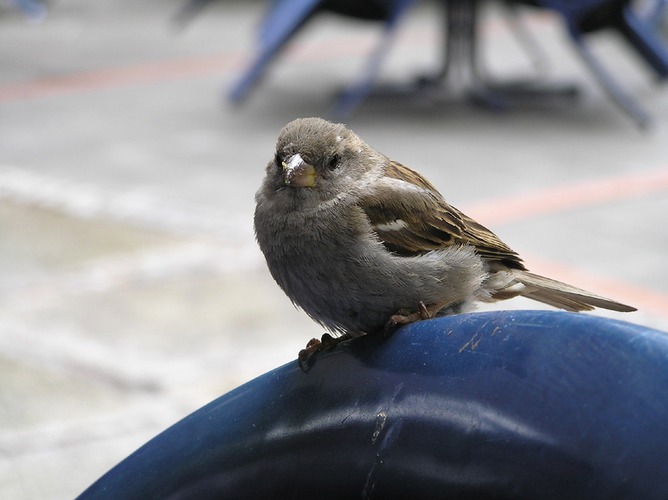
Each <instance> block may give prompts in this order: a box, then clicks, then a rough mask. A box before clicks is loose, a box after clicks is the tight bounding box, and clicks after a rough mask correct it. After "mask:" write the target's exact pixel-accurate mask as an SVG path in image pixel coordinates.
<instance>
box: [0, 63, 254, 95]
mask: <svg viewBox="0 0 668 500" xmlns="http://www.w3.org/2000/svg"><path fill="white" fill-rule="evenodd" d="M242 63H243V58H242V57H241V55H240V54H218V55H211V56H203V57H198V58H191V59H182V60H170V61H164V62H154V63H150V64H140V65H137V66H126V67H121V68H112V69H104V70H99V71H90V72H86V73H78V74H72V75H66V76H60V77H58V76H54V77H50V78H42V79H38V80H34V81H30V82H24V83H16V84H8V85H2V86H0V103H3V102H12V101H21V100H27V99H36V98H42V97H50V96H57V95H62V94H69V93H76V92H83V91H91V90H99V89H105V88H113V87H119V86H128V85H139V84H146V83H155V82H160V81H169V80H175V79H178V78H184V77H192V76H198V75H207V74H211V73H224V72H226V71H233V70H239V69H240V68H241V67H242Z"/></svg>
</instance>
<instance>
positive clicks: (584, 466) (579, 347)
mask: <svg viewBox="0 0 668 500" xmlns="http://www.w3.org/2000/svg"><path fill="white" fill-rule="evenodd" d="M667 387H668V336H667V335H666V334H665V333H663V332H660V331H656V330H651V329H648V328H644V327H641V326H638V325H633V324H630V323H625V322H620V321H613V320H608V319H603V318H599V317H594V316H588V315H584V314H573V313H564V312H547V311H507V312H490V313H477V314H464V315H457V316H450V317H445V318H440V319H435V320H430V321H423V322H419V323H414V324H411V325H408V326H406V327H404V328H402V329H400V330H399V331H397V332H396V333H395V334H394V335H393V336H391V337H390V338H388V339H386V340H381V339H379V338H375V337H364V338H360V339H356V340H354V341H351V342H349V343H347V344H343V345H341V346H339V347H338V348H337V349H335V350H334V351H332V352H328V353H325V354H324V355H321V356H320V357H319V359H318V360H317V362H316V363H315V365H314V366H313V368H312V369H311V370H310V371H309V372H308V373H302V372H301V371H299V369H298V368H297V363H296V362H293V363H290V364H287V365H285V366H282V367H280V368H278V369H276V370H273V371H271V372H269V373H267V374H265V375H263V376H261V377H259V378H257V379H255V380H253V381H251V382H249V383H247V384H245V385H243V386H241V387H239V388H238V389H236V390H233V391H232V392H230V393H228V394H226V395H224V396H222V397H220V398H219V399H217V400H215V401H213V402H212V403H210V404H208V405H206V406H204V407H203V408H202V409H200V410H198V411H196V412H195V413H193V414H192V415H190V416H189V417H187V418H185V419H183V420H182V421H181V422H179V423H177V424H176V425H174V426H173V427H171V428H170V429H168V430H166V431H165V432H163V433H162V434H160V435H159V436H157V437H156V438H155V439H153V440H152V441H150V442H149V443H147V444H146V445H145V446H143V447H142V448H140V449H139V450H137V451H136V452H135V453H134V454H132V455H131V456H130V457H128V458H127V459H126V460H124V461H123V462H121V463H120V464H119V465H118V466H116V467H115V468H113V469H112V470H111V471H110V472H109V473H107V474H106V475H105V476H103V477H102V478H100V479H99V480H98V481H97V482H96V483H94V484H93V485H92V486H91V487H90V488H89V489H88V490H86V491H85V492H84V493H83V494H82V495H81V497H80V498H81V499H96V500H99V499H107V498H108V499H118V498H123V499H150V498H156V499H157V498H170V499H180V498H197V499H208V498H244V499H250V498H262V499H265V498H416V499H417V498H526V499H536V498H540V499H551V498H559V499H564V498H568V499H572V500H573V499H592V498H642V499H665V498H668V462H667V461H666V457H668V397H666V388H667Z"/></svg>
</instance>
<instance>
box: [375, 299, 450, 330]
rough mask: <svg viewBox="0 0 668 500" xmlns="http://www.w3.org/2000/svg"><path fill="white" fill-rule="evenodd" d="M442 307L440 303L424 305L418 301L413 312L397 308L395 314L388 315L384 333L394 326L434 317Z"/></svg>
mask: <svg viewBox="0 0 668 500" xmlns="http://www.w3.org/2000/svg"><path fill="white" fill-rule="evenodd" d="M442 308H443V306H442V305H441V304H429V305H425V303H424V302H422V301H420V302H419V303H418V310H417V311H414V312H409V311H407V310H406V309H399V310H398V311H397V313H396V314H393V315H392V316H390V319H389V320H388V322H387V323H386V324H385V328H384V330H383V334H384V335H388V334H389V333H391V332H392V330H394V329H395V328H397V327H398V326H402V325H407V324H409V323H415V322H416V321H420V320H425V319H432V318H434V317H436V314H437V313H438V311H440V310H441V309H442Z"/></svg>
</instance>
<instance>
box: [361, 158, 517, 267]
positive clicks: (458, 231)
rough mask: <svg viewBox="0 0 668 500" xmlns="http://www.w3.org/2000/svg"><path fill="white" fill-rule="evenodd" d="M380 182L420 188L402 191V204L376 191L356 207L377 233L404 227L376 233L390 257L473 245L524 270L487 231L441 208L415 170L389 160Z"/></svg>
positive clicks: (485, 255)
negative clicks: (386, 180)
mask: <svg viewBox="0 0 668 500" xmlns="http://www.w3.org/2000/svg"><path fill="white" fill-rule="evenodd" d="M385 176H386V177H389V178H392V179H396V180H400V181H403V182H407V183H410V184H412V185H413V186H415V187H417V188H420V189H415V190H414V191H409V190H407V191H406V192H405V193H403V195H404V196H402V199H397V198H398V197H397V196H393V195H392V193H390V192H387V190H388V189H391V188H388V187H384V186H382V185H379V186H377V187H376V189H375V190H374V193H373V194H371V195H369V196H367V197H365V198H364V199H362V200H361V202H360V205H361V207H362V208H363V209H364V211H365V213H366V214H367V216H368V217H369V220H370V221H371V224H372V225H374V226H376V227H380V228H383V227H384V226H388V225H390V224H392V223H394V222H397V221H403V223H404V227H401V228H397V229H392V230H383V229H376V233H377V235H378V238H379V239H380V240H381V241H382V242H383V244H384V245H385V246H386V247H387V248H388V249H389V250H390V251H393V252H396V253H398V254H401V255H419V254H423V253H426V252H429V251H431V250H435V249H438V248H441V247H445V246H450V245H472V246H474V247H475V248H476V251H477V252H478V254H479V255H480V256H481V257H483V258H484V259H486V260H489V261H500V262H502V263H503V264H504V265H506V266H508V267H510V268H513V269H525V267H524V265H523V264H522V260H521V259H520V257H519V256H518V255H517V253H516V252H514V251H513V250H512V249H511V248H510V247H508V245H506V244H505V243H503V242H502V241H501V240H500V239H499V237H498V236H496V235H495V234H494V233H493V232H492V231H490V230H489V229H487V228H486V227H484V226H482V225H481V224H479V223H477V222H476V221H474V220H473V219H471V218H470V217H468V216H467V215H465V214H464V213H462V212H461V211H459V210H457V209H456V208H455V207H452V206H450V205H449V204H448V203H446V201H445V200H444V199H443V197H442V196H441V194H440V193H439V192H438V190H437V189H436V188H435V187H434V186H433V185H432V184H431V183H430V182H429V181H427V180H426V179H425V178H424V177H422V176H421V175H420V174H418V173H417V172H415V171H414V170H411V169H410V168H408V167H406V166H404V165H402V164H401V163H398V162H396V161H392V160H390V162H389V165H388V166H387V169H386V171H385ZM393 189H394V188H393ZM402 200H403V201H402ZM416 207H418V208H417V209H416Z"/></svg>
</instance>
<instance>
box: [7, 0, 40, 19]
mask: <svg viewBox="0 0 668 500" xmlns="http://www.w3.org/2000/svg"><path fill="white" fill-rule="evenodd" d="M11 3H12V4H14V5H15V6H16V7H17V8H18V9H19V10H21V12H23V14H24V15H25V16H26V17H27V18H28V20H30V21H33V22H38V23H39V22H42V21H44V19H46V13H47V8H46V4H45V3H44V2H42V1H40V0H11Z"/></svg>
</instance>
